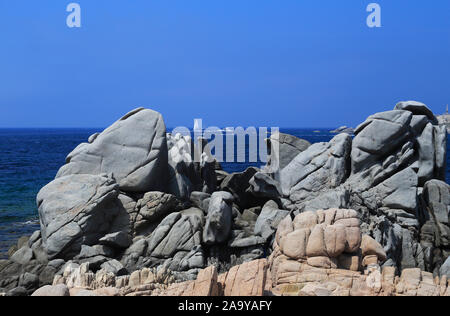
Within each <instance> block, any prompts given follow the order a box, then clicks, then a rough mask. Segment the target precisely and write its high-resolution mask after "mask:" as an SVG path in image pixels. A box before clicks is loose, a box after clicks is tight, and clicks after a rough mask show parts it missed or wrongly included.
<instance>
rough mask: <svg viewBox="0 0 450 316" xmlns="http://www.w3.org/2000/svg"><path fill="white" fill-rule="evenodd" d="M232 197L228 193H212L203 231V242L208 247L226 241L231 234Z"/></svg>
mask: <svg viewBox="0 0 450 316" xmlns="http://www.w3.org/2000/svg"><path fill="white" fill-rule="evenodd" d="M233 200H234V198H233V196H232V195H231V194H230V193H228V192H222V191H219V192H214V193H213V194H212V196H211V200H210V202H209V207H208V215H207V217H206V224H205V228H204V230H203V242H204V243H206V244H209V245H212V244H220V243H223V242H225V241H226V240H227V238H228V236H229V235H230V232H231V224H232V203H233Z"/></svg>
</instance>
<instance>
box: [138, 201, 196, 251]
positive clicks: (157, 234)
mask: <svg viewBox="0 0 450 316" xmlns="http://www.w3.org/2000/svg"><path fill="white" fill-rule="evenodd" d="M203 225H204V217H203V211H202V210H200V209H197V208H191V209H187V210H184V211H181V212H176V213H171V214H169V215H168V216H167V217H166V218H164V219H163V220H162V222H161V223H160V224H159V225H158V227H157V228H156V229H155V231H154V232H153V233H152V234H151V235H150V237H149V238H147V242H148V247H147V255H148V256H150V257H155V258H164V259H167V258H170V257H173V256H174V255H175V254H176V253H177V252H179V251H184V252H189V251H191V250H192V249H193V248H194V247H195V246H197V245H200V244H201V240H202V236H201V235H202V230H203Z"/></svg>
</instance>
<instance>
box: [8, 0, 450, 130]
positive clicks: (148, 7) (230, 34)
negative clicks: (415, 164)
mask: <svg viewBox="0 0 450 316" xmlns="http://www.w3.org/2000/svg"><path fill="white" fill-rule="evenodd" d="M70 2H77V3H79V4H80V6H81V10H82V11H81V14H82V15H81V18H82V27H81V28H80V29H70V28H68V27H67V26H66V17H67V15H68V13H66V6H67V5H68V4H69V3H70ZM370 2H377V3H379V4H380V5H381V8H382V12H381V21H382V27H381V28H373V29H371V28H368V27H367V25H366V18H367V16H368V14H369V13H367V12H366V7H367V5H368V4H369V3H370ZM0 45H1V46H0V127H105V126H107V125H109V124H110V123H112V122H113V121H115V120H116V119H117V118H119V117H120V116H122V115H123V114H124V113H126V112H128V111H129V110H130V109H133V108H135V107H138V106H144V107H149V108H153V109H155V110H158V111H160V112H161V113H162V114H163V116H164V118H165V121H166V125H167V126H169V127H175V126H192V125H193V119H194V118H203V120H204V123H203V124H204V126H205V125H206V126H212V125H215V126H220V127H225V126H239V125H242V126H250V125H252V126H268V127H271V126H279V127H335V126H340V125H349V126H355V125H357V124H358V123H360V122H361V121H363V120H364V119H365V118H366V117H367V116H368V115H370V114H372V113H374V112H378V111H385V110H390V109H392V108H393V107H394V105H395V104H396V102H398V101H401V100H409V99H414V100H418V101H422V102H424V103H426V104H427V105H429V107H430V108H431V109H432V110H433V111H435V112H438V113H440V112H443V111H444V107H445V104H447V103H450V1H448V0H432V1H430V0H426V1H425V0H421V1H415V0H378V1H376V0H375V1H363V0H341V1H337V0H281V1H280V0H158V1H156V0H127V1H125V0H120V1H114V0H109V1H107V0H78V1H76V0H75V1H65V0H33V1H31V0H28V1H23V0H14V1H12V0H0Z"/></svg>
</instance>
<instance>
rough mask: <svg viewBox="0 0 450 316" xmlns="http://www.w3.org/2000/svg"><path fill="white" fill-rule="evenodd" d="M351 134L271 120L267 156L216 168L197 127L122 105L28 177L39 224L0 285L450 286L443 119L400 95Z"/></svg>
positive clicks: (108, 288)
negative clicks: (280, 128)
mask: <svg viewBox="0 0 450 316" xmlns="http://www.w3.org/2000/svg"><path fill="white" fill-rule="evenodd" d="M136 130H138V131H136ZM144 133H145V134H144ZM354 134H355V137H354V138H353V139H352V137H351V136H350V135H348V134H346V133H341V134H338V135H336V136H335V137H334V138H333V139H332V140H331V141H330V142H328V143H316V144H313V145H310V144H309V143H307V142H306V141H302V140H300V139H298V138H296V137H293V136H289V135H286V134H281V133H278V134H277V135H275V134H274V135H272V136H271V139H270V141H269V145H270V147H271V149H273V148H276V147H279V149H280V151H279V152H277V151H273V150H272V151H271V153H270V158H269V163H268V166H263V167H262V168H261V169H259V168H256V167H250V168H248V169H246V170H245V171H243V172H236V173H232V174H228V173H226V172H224V171H222V170H221V167H220V164H219V163H218V162H217V161H215V160H214V159H212V157H211V155H210V153H209V152H208V150H209V149H208V146H206V143H205V140H202V139H198V140H196V141H195V142H193V141H192V140H191V139H190V138H189V137H185V136H181V135H180V134H174V135H171V134H167V133H166V130H165V127H164V122H163V120H162V117H161V115H160V114H159V113H156V112H154V111H151V110H144V109H138V110H135V111H133V112H130V113H129V114H127V115H126V116H125V117H123V118H122V119H120V120H119V121H118V122H116V123H114V124H113V125H112V126H111V127H109V128H107V129H106V130H105V131H104V132H102V133H99V134H97V135H93V136H92V137H90V138H89V143H86V144H82V145H80V146H79V147H77V148H76V149H75V150H74V151H73V152H72V153H71V154H70V155H69V157H68V159H67V164H66V165H65V166H63V167H62V168H61V170H60V172H59V173H58V176H57V178H56V179H55V180H54V181H52V182H51V183H50V184H48V185H47V186H45V187H44V188H43V189H42V190H41V191H40V193H39V194H38V198H37V202H38V207H39V215H40V222H41V231H40V232H36V233H35V234H33V235H32V236H31V237H30V238H29V239H28V238H23V239H21V240H19V242H18V244H17V245H15V246H14V247H12V248H11V251H10V258H9V260H5V261H0V292H2V293H3V292H4V293H6V294H8V295H30V294H31V293H33V292H34V291H35V290H36V289H37V288H38V287H42V286H44V285H49V284H51V283H53V285H54V286H57V285H58V284H64V285H65V286H66V287H67V289H68V290H69V294H70V295H71V296H74V295H78V296H93V295H114V296H116V295H121V296H127V295H128V296H131V295H133V296H142V295H263V294H264V295H445V294H448V284H447V281H446V280H447V279H446V277H447V275H448V262H449V261H448V255H449V252H450V250H449V249H450V246H449V234H450V225H449V212H450V187H449V185H448V184H446V183H445V182H443V181H442V180H443V176H444V172H445V162H446V141H447V139H446V138H447V136H446V133H445V131H444V129H442V128H441V127H439V126H438V125H437V122H436V119H435V117H434V116H433V114H432V113H431V111H430V110H429V109H428V108H427V107H426V106H425V105H423V104H421V103H418V102H402V103H399V104H398V105H397V106H396V108H395V109H394V110H393V111H387V112H382V113H377V114H374V115H372V116H370V117H369V118H368V119H367V120H366V121H365V122H364V123H362V124H361V125H359V126H358V127H357V128H356V129H355V131H354ZM124 157H125V158H124ZM196 158H199V159H198V160H197V159H196ZM275 164H278V165H279V166H280V168H278V169H272V168H270V166H271V165H272V167H273V165H275ZM433 278H434V279H433ZM42 293H43V294H42ZM52 293H53V294H52ZM66 294H67V291H66V290H65V288H64V286H58V287H46V288H44V289H42V290H41V291H40V292H37V293H36V295H66Z"/></svg>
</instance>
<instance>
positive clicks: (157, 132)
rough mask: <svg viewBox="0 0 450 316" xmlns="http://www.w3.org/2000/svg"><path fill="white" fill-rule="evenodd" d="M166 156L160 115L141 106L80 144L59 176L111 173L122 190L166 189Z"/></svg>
mask: <svg viewBox="0 0 450 316" xmlns="http://www.w3.org/2000/svg"><path fill="white" fill-rule="evenodd" d="M119 157H120V159H119ZM167 157H168V156H167V141H166V127H165V125H164V121H163V118H162V116H161V114H159V113H158V112H155V111H152V110H148V109H143V108H139V109H136V110H133V111H131V112H129V113H128V114H126V115H125V116H124V117H122V118H121V119H120V120H118V121H117V122H115V123H114V124H113V125H111V126H110V127H108V128H107V129H106V130H104V131H103V132H102V133H100V134H99V135H98V136H97V137H96V138H95V140H93V142H92V143H83V144H81V145H79V146H78V147H77V148H76V149H75V150H74V151H72V152H71V153H70V154H69V156H68V157H67V159H66V162H67V164H66V165H64V166H63V167H62V168H61V169H60V170H59V172H58V175H57V178H59V177H64V176H67V175H74V174H91V175H100V174H103V173H107V174H109V173H112V174H113V177H114V179H115V180H116V181H117V183H118V184H119V187H120V189H121V190H123V191H129V192H148V191H165V189H166V186H167V184H166V183H167V162H168V158H167ZM165 180H166V181H165Z"/></svg>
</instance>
